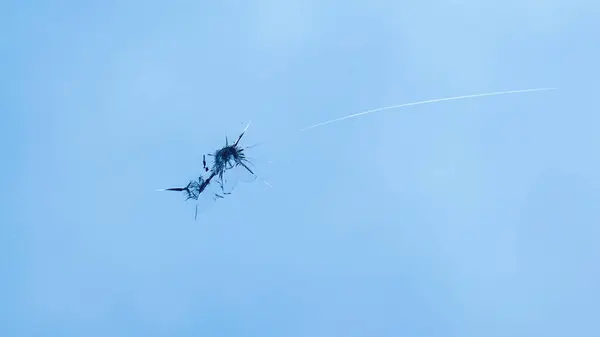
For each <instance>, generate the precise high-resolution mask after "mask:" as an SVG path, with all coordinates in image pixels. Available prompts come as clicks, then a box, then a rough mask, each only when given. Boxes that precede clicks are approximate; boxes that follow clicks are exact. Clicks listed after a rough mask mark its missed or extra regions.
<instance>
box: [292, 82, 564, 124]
mask: <svg viewBox="0 0 600 337" xmlns="http://www.w3.org/2000/svg"><path fill="white" fill-rule="evenodd" d="M546 90H556V88H537V89H524V90H511V91H497V92H489V93H485V94H475V95H465V96H455V97H446V98H438V99H430V100H426V101H419V102H413V103H404V104H399V105H391V106H386V107H383V108H378V109H373V110H368V111H363V112H359V113H355V114H352V115H348V116H344V117H340V118H336V119H332V120H328V121H326V122H322V123H319V124H315V125H311V126H309V127H306V128H304V129H300V131H301V132H303V131H306V130H310V129H314V128H317V127H320V126H323V125H327V124H331V123H335V122H340V121H343V120H346V119H350V118H354V117H358V116H362V115H366V114H370V113H372V112H377V111H382V110H389V109H397V108H403V107H408V106H413V105H421V104H428V103H436V102H442V101H453V100H459V99H466V98H475V97H484V96H497V95H507V94H518V93H523V92H533V91H546Z"/></svg>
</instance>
